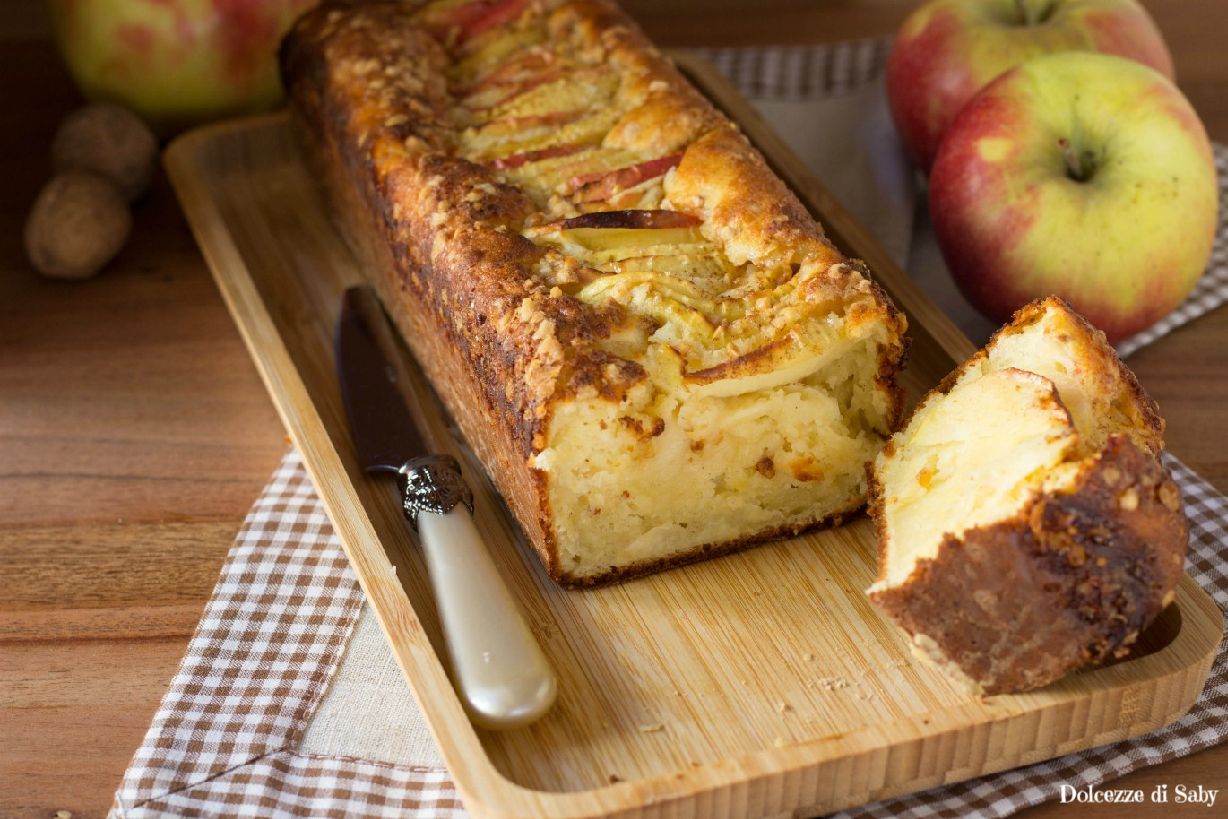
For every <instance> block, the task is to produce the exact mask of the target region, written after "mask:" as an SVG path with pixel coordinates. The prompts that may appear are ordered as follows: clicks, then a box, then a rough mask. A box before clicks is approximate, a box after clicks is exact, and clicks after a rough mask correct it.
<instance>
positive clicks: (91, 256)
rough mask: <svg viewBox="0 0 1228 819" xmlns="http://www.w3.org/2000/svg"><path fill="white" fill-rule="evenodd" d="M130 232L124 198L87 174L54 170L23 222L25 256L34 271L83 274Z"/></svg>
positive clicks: (109, 254) (92, 269)
mask: <svg viewBox="0 0 1228 819" xmlns="http://www.w3.org/2000/svg"><path fill="white" fill-rule="evenodd" d="M131 232H132V214H131V212H129V210H128V203H127V202H125V201H124V197H123V196H121V195H120V193H119V191H118V190H116V188H115V186H114V185H112V184H111V183H110V182H109V181H107V180H106V179H104V178H102V177H101V176H98V175H97V174H93V173H85V172H81V171H72V172H69V173H64V174H60V175H59V176H55V177H53V178H52V179H51V181H50V182H48V183H47V185H46V186H45V187H44V188H43V190H42V191H41V192H40V193H39V195H38V198H37V199H36V200H35V202H34V207H33V208H32V209H31V211H30V217H29V219H28V220H27V221H26V229H25V244H26V255H27V256H28V257H29V259H30V263H31V264H33V265H34V267H35V268H37V269H38V270H39V272H41V273H44V274H46V275H48V276H51V277H53V278H58V279H87V278H89V277H90V276H93V275H94V274H95V273H97V272H98V271H99V270H101V269H102V268H103V267H104V266H105V265H106V264H107V262H109V261H111V260H112V259H113V258H115V256H116V255H117V254H118V253H119V251H120V250H121V249H122V248H123V246H124V243H125V242H127V240H128V234H129V233H131Z"/></svg>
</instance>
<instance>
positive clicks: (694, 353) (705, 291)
mask: <svg viewBox="0 0 1228 819" xmlns="http://www.w3.org/2000/svg"><path fill="white" fill-rule="evenodd" d="M281 61H282V71H283V76H284V79H285V84H286V87H287V90H288V93H289V98H290V102H291V108H292V113H293V120H294V122H295V123H296V130H297V131H298V132H299V135H300V137H301V142H302V144H303V145H304V146H305V151H306V154H307V156H308V159H309V161H310V163H311V165H312V167H313V168H314V169H315V170H316V173H317V174H318V176H319V178H320V180H321V182H322V183H323V186H324V189H325V191H326V194H327V199H328V201H329V203H330V205H331V207H332V210H333V212H334V215H335V218H336V220H337V221H338V223H339V225H340V227H341V229H342V233H343V234H344V236H345V237H346V239H347V241H348V242H349V243H350V244H351V246H352V247H353V249H354V250H355V252H356V256H357V257H358V259H359V261H360V263H361V265H362V266H363V267H364V269H365V274H366V275H368V276H369V277H370V279H371V281H372V284H373V286H374V287H375V288H376V290H377V291H378V293H379V295H380V297H381V300H382V301H383V302H384V305H385V307H386V308H387V309H388V311H389V313H390V315H391V317H392V318H393V319H394V321H395V322H396V323H397V325H398V326H399V328H400V330H401V331H402V334H403V336H404V337H405V339H406V341H407V343H408V345H409V347H410V348H411V349H412V351H413V352H414V353H415V354H416V356H417V358H418V359H419V361H420V362H421V364H422V365H423V368H424V370H425V371H426V373H427V375H428V377H429V378H430V379H431V381H432V383H433V384H434V385H435V387H436V389H437V391H438V393H439V395H440V396H441V398H442V399H443V401H444V403H445V405H446V406H447V408H448V410H449V411H450V412H451V413H452V414H453V416H454V418H455V420H456V421H457V423H458V425H459V427H460V429H461V430H462V431H463V433H464V434H465V436H466V438H467V439H468V441H469V443H470V444H471V445H472V447H473V448H474V450H475V452H476V454H477V455H478V457H479V459H480V460H481V462H482V463H483V464H484V466H485V468H486V469H487V471H488V472H489V474H490V476H491V477H492V478H493V480H494V483H495V485H496V486H497V488H498V489H499V490H500V492H501V493H502V495H503V496H504V498H505V499H506V500H507V503H508V505H509V507H510V509H511V511H512V512H513V513H514V515H515V517H516V518H517V520H518V521H519V523H520V524H521V526H522V527H523V530H524V532H525V533H526V535H527V537H528V539H529V541H530V542H531V544H532V545H533V546H534V548H535V549H536V550H537V552H538V553H539V554H540V556H541V559H542V560H543V562H544V564H545V566H546V568H547V570H548V572H549V574H550V576H551V577H553V578H554V579H555V580H556V581H558V582H560V583H562V584H564V585H570V586H577V585H593V584H597V583H602V582H609V581H613V580H617V579H621V578H626V577H630V576H633V575H636V574H642V573H645V572H649V571H655V570H658V569H662V568H665V567H668V566H671V565H676V564H680V563H684V562H689V561H693V560H697V559H700V558H703V557H706V556H709V555H714V554H717V553H722V552H728V551H730V550H733V549H735V548H738V547H743V546H747V545H749V544H751V543H754V542H757V541H761V540H765V539H768V538H771V537H775V536H780V535H785V534H792V533H797V532H799V531H801V530H803V529H805V528H807V527H812V526H816V525H819V524H822V523H827V524H831V523H836V522H839V521H840V519H841V517H842V516H844V515H846V514H848V513H849V512H852V511H853V510H856V509H858V508H859V507H860V506H862V505H863V504H864V501H865V493H866V480H867V479H866V468H867V466H868V464H869V463H870V462H871V461H872V460H873V458H874V456H875V454H876V453H877V451H878V449H879V447H880V446H881V444H882V441H883V440H884V438H885V436H886V435H889V434H890V433H891V431H892V430H893V429H894V427H895V425H896V424H897V423H898V420H899V416H900V414H901V412H902V409H901V403H902V395H901V391H900V389H899V388H898V387H897V385H896V382H895V376H896V372H897V370H898V369H899V367H900V365H901V361H902V358H903V354H904V342H903V331H904V319H903V317H902V316H901V315H900V313H899V312H898V311H897V310H896V309H895V308H894V307H893V305H892V304H891V302H890V300H889V299H888V297H887V296H886V295H885V294H884V293H883V291H882V290H881V289H880V288H879V287H878V286H877V285H876V284H875V283H874V282H873V281H872V280H871V279H870V278H869V275H868V273H867V272H866V270H865V269H864V266H863V265H862V264H861V263H860V262H858V261H855V260H851V259H848V258H846V257H845V256H843V255H842V254H841V253H840V252H839V251H837V250H836V249H835V248H834V247H833V246H832V244H831V243H830V242H829V241H828V240H827V239H826V237H825V236H824V233H823V231H822V229H821V228H820V227H819V226H818V225H817V224H816V222H815V220H814V219H813V218H812V216H811V215H810V214H809V213H808V212H807V211H806V210H805V208H804V207H803V206H802V205H801V204H800V202H799V201H798V200H797V199H796V197H794V196H793V195H792V193H790V191H789V190H788V189H787V188H786V187H785V186H784V184H783V183H782V182H781V181H780V180H779V179H778V178H777V177H776V176H775V175H774V174H773V173H772V172H771V171H770V170H769V169H768V168H767V166H766V164H765V162H764V160H763V158H762V157H761V156H760V155H759V154H758V153H757V152H756V151H755V150H754V149H753V148H752V147H751V146H750V144H749V143H748V142H747V141H746V139H745V138H744V137H743V136H742V135H741V133H740V132H739V131H738V129H737V128H736V127H735V126H734V125H733V124H732V123H730V122H729V121H728V119H727V118H725V117H724V116H723V115H722V114H720V113H718V112H717V111H716V110H715V109H714V108H713V107H712V105H711V104H710V103H708V102H707V101H706V100H705V99H704V98H703V97H702V96H701V95H700V94H699V93H698V92H697V91H696V90H695V89H694V88H693V87H692V86H691V85H690V84H689V83H688V82H687V81H686V80H685V79H684V78H683V77H682V76H681V75H680V74H679V73H678V72H677V70H676V69H675V68H674V67H673V65H672V64H671V63H670V62H669V61H668V60H667V59H665V58H664V57H663V56H662V55H661V54H659V53H658V52H657V51H656V50H654V49H653V48H652V47H651V45H650V44H649V43H648V42H647V41H646V39H645V38H644V36H643V34H642V33H641V32H640V31H639V30H638V29H637V28H636V27H635V26H634V25H633V24H632V23H631V22H630V21H629V19H628V18H627V17H626V16H625V15H624V14H623V13H622V12H621V11H620V10H619V9H618V8H617V7H616V6H615V5H613V4H612V3H609V2H600V1H596V0H581V1H580V2H559V1H558V0H495V1H494V2H490V1H489V0H486V1H479V2H456V0H450V1H449V0H445V2H437V3H430V4H427V5H425V6H415V5H413V4H409V3H403V2H379V1H378V0H377V1H376V2H366V3H357V4H351V3H341V2H331V1H326V2H324V3H322V4H321V5H320V6H318V7H317V8H316V9H315V10H314V11H312V12H309V13H308V14H307V15H306V16H304V17H303V18H302V19H301V20H300V21H299V22H298V24H297V25H296V26H295V27H294V29H293V30H292V31H291V33H290V34H289V35H288V36H287V38H286V40H285V41H284V43H283V46H282V51H281Z"/></svg>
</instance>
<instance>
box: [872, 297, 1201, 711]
mask: <svg viewBox="0 0 1228 819" xmlns="http://www.w3.org/2000/svg"><path fill="white" fill-rule="evenodd" d="M1163 428H1164V425H1163V421H1162V420H1161V419H1160V416H1159V414H1158V411H1157V408H1156V405H1155V402H1154V401H1152V399H1151V398H1150V397H1149V396H1148V395H1147V394H1146V393H1145V392H1144V391H1143V389H1142V388H1141V387H1140V386H1139V384H1138V382H1137V380H1136V379H1135V378H1134V375H1133V373H1131V372H1130V371H1129V370H1128V369H1127V368H1126V367H1125V366H1124V365H1123V364H1122V363H1121V362H1120V361H1119V360H1118V358H1117V355H1116V353H1115V352H1114V351H1113V349H1112V348H1111V347H1110V346H1108V344H1107V343H1106V342H1105V339H1104V335H1103V334H1102V333H1101V332H1100V331H1098V330H1094V329H1093V328H1092V327H1091V325H1089V324H1088V323H1087V322H1086V321H1084V320H1083V319H1082V317H1080V316H1079V315H1077V314H1076V313H1074V312H1073V311H1072V310H1071V309H1070V307H1069V305H1067V304H1066V303H1065V302H1064V301H1062V300H1060V299H1057V298H1049V299H1047V300H1044V301H1039V302H1034V303H1032V304H1031V305H1028V306H1026V307H1024V308H1023V309H1021V310H1020V311H1019V312H1018V313H1016V314H1015V316H1014V318H1013V319H1012V321H1011V323H1010V324H1008V325H1007V326H1005V327H1004V328H1002V329H1001V330H1000V331H999V332H998V333H997V334H996V335H995V336H994V338H993V339H992V340H991V341H990V343H989V345H988V346H987V347H986V348H985V349H983V350H981V351H979V352H978V353H976V354H975V355H974V356H972V358H970V359H969V360H968V361H967V362H965V363H964V364H963V365H962V366H961V367H959V368H958V369H957V370H956V371H955V372H954V373H952V374H951V375H950V376H949V377H948V378H946V379H945V380H944V381H943V383H942V384H940V385H939V386H938V387H937V388H936V389H934V390H933V391H932V392H930V393H929V394H928V395H926V396H925V397H924V398H923V399H922V400H921V401H920V402H919V403H918V405H917V407H916V408H915V409H914V410H913V412H912V414H911V415H910V416H909V418H908V420H907V421H906V423H905V426H904V428H903V429H902V430H901V431H900V432H898V433H897V434H896V435H895V436H894V437H892V438H891V439H890V440H889V441H888V442H887V443H886V444H885V445H884V447H883V451H882V453H881V454H880V455H879V457H878V458H877V460H876V461H875V464H874V467H873V470H872V475H871V481H870V483H871V489H870V508H871V513H872V515H873V518H874V521H875V524H876V526H877V528H878V538H879V574H878V578H877V580H876V582H875V583H874V585H873V586H871V587H870V589H869V595H870V599H871V600H872V601H873V602H874V603H875V604H876V605H877V606H878V607H879V608H880V609H881V610H882V611H883V612H884V613H885V614H886V615H887V616H888V617H889V618H890V619H891V620H892V621H894V622H895V623H896V624H897V625H898V626H900V627H901V628H902V629H903V630H904V631H905V632H907V633H908V634H909V635H910V636H911V640H912V647H913V649H914V651H915V653H917V654H919V655H921V656H922V657H925V658H927V659H929V660H931V661H933V662H934V663H935V664H937V665H938V666H939V667H940V668H942V669H943V670H944V671H946V672H947V673H948V674H949V675H950V676H952V677H953V678H955V679H956V680H958V681H960V682H962V683H964V684H965V685H966V686H967V687H968V688H969V689H971V690H972V691H973V692H975V693H983V694H1003V693H1013V692H1019V691H1025V690H1028V689H1031V688H1036V687H1038V686H1041V685H1045V684H1047V683H1049V682H1052V681H1053V680H1056V679H1057V678H1059V677H1061V676H1062V675H1064V674H1066V673H1067V672H1069V671H1071V670H1073V669H1075V668H1076V667H1078V666H1080V665H1083V664H1085V663H1089V662H1096V661H1100V660H1103V659H1105V658H1107V657H1109V656H1112V655H1120V654H1123V653H1124V652H1125V651H1126V650H1127V648H1128V646H1130V645H1131V643H1133V642H1134V640H1135V639H1136V638H1137V636H1138V634H1139V632H1140V631H1141V630H1142V629H1144V628H1145V627H1146V626H1147V625H1148V624H1149V623H1150V622H1151V621H1152V620H1153V619H1154V618H1155V617H1156V615H1158V614H1159V613H1160V611H1162V610H1163V609H1164V607H1165V606H1167V605H1168V604H1169V602H1171V601H1172V599H1173V596H1174V594H1175V588H1176V585H1177V581H1178V580H1179V579H1180V577H1181V573H1182V566H1183V562H1184V559H1185V552H1186V547H1187V541H1188V525H1187V522H1186V518H1185V513H1184V509H1183V507H1182V503H1181V498H1180V494H1179V491H1178V489H1177V487H1176V485H1175V484H1174V483H1173V481H1172V478H1171V476H1170V475H1169V473H1168V470H1167V469H1166V468H1165V467H1164V466H1163V465H1162V464H1161V462H1160V459H1159V456H1160V453H1161V450H1162V449H1163V446H1164V444H1163V438H1162V435H1163Z"/></svg>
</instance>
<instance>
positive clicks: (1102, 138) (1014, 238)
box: [929, 52, 1218, 341]
mask: <svg viewBox="0 0 1228 819" xmlns="http://www.w3.org/2000/svg"><path fill="white" fill-rule="evenodd" d="M1217 206H1218V185H1217V178H1216V171H1215V160H1214V157H1213V155H1212V152H1211V146H1210V144H1209V142H1208V140H1207V134H1206V131H1205V130H1204V129H1203V126H1202V123H1201V122H1200V120H1199V118H1198V116H1197V114H1196V113H1195V111H1194V109H1193V108H1192V107H1191V106H1190V104H1189V102H1188V101H1187V100H1186V99H1185V97H1184V96H1183V95H1182V94H1181V92H1180V91H1179V90H1177V87H1176V86H1175V85H1173V83H1172V82H1170V81H1169V80H1168V79H1167V78H1166V77H1164V76H1163V75H1162V74H1160V73H1159V72H1157V71H1155V70H1153V69H1151V68H1148V67H1147V66H1144V65H1142V64H1140V63H1136V62H1133V61H1131V60H1126V59H1123V58H1121V57H1112V56H1107V55H1102V54H1092V53H1088V52H1067V53H1064V54H1055V55H1050V56H1047V57H1038V58H1036V59H1035V60H1031V61H1029V62H1027V63H1024V64H1023V65H1021V66H1018V67H1017V68H1014V69H1012V70H1011V71H1010V72H1008V73H1006V74H1004V75H1003V76H1001V77H999V78H998V79H997V80H995V81H994V82H993V83H991V84H990V85H989V86H988V87H986V88H985V89H983V90H982V91H981V93H979V94H978V95H977V96H975V97H974V98H973V99H972V101H971V102H969V103H968V104H967V105H966V106H965V107H964V109H963V110H962V111H961V112H960V113H959V116H957V117H956V118H955V121H954V122H952V123H951V127H950V129H949V130H948V131H947V135H946V138H945V139H944V140H943V143H942V147H941V148H940V149H939V151H938V156H937V158H936V159H935V160H934V165H933V168H932V170H931V174H930V187H929V207H930V218H931V220H932V222H933V226H934V232H935V234H936V236H937V238H938V243H939V247H940V248H941V249H942V254H943V257H944V258H945V260H946V262H947V264H948V266H949V267H950V270H951V273H952V276H953V277H954V279H955V282H956V284H957V285H958V286H959V288H960V290H961V291H962V292H963V293H964V295H965V296H967V298H968V300H969V301H970V302H971V303H972V304H973V306H975V307H976V308H977V309H978V310H980V311H981V312H982V313H984V314H985V315H986V316H988V317H989V318H991V319H993V320H995V321H999V322H1001V321H1005V320H1006V319H1007V318H1009V317H1010V315H1011V313H1012V312H1013V311H1014V310H1016V309H1017V308H1019V307H1021V306H1022V305H1024V304H1026V303H1028V302H1030V301H1032V300H1033V299H1036V298H1040V297H1043V296H1048V295H1050V294H1057V295H1059V296H1062V297H1063V298H1065V299H1066V300H1067V301H1069V302H1070V303H1071V305H1072V306H1073V307H1074V308H1075V309H1076V310H1078V311H1079V312H1080V313H1082V314H1083V315H1084V316H1086V317H1087V318H1088V319H1089V320H1090V321H1091V322H1092V323H1093V324H1095V325H1096V326H1097V327H1099V328H1100V329H1102V330H1104V331H1105V333H1106V334H1107V335H1108V337H1109V339H1110V340H1111V341H1117V340H1120V339H1122V338H1124V337H1125V336H1128V335H1130V334H1132V333H1136V332H1138V331H1140V330H1142V329H1144V328H1146V327H1148V326H1150V325H1151V324H1153V323H1155V322H1156V321H1157V320H1159V319H1160V318H1161V317H1162V316H1164V315H1165V314H1167V313H1169V312H1170V311H1171V310H1173V309H1174V308H1175V307H1177V306H1178V305H1179V304H1180V303H1181V301H1182V300H1183V299H1184V298H1185V297H1186V295H1188V293H1189V291H1190V289H1191V288H1192V287H1193V286H1194V284H1195V282H1196V281H1197V280H1198V277H1199V276H1201V275H1202V273H1203V271H1204V270H1205V269H1206V265H1207V261H1208V259H1209V257H1210V254H1211V245H1212V240H1213V238H1214V234H1215V225H1216V216H1217Z"/></svg>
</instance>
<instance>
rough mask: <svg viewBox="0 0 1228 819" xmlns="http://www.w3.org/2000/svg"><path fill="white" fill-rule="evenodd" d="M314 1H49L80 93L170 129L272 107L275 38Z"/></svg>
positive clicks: (276, 89) (276, 86)
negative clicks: (113, 104)
mask: <svg viewBox="0 0 1228 819" xmlns="http://www.w3.org/2000/svg"><path fill="white" fill-rule="evenodd" d="M315 3H316V0H51V3H50V8H51V13H52V20H53V22H54V25H55V31H56V37H57V39H58V40H59V44H60V50H61V52H62V53H63V56H64V59H65V61H66V62H67V64H68V68H69V71H70V73H71V74H72V76H73V79H74V80H75V81H76V83H77V85H78V86H79V87H80V88H81V91H82V93H83V94H85V96H86V97H88V98H89V99H91V100H95V101H100V102H112V103H118V104H120V105H123V106H125V107H127V108H130V109H131V110H133V111H135V112H136V113H137V114H139V115H141V117H142V118H144V119H145V120H146V121H147V122H149V123H150V125H151V126H153V127H154V129H155V130H157V131H159V132H160V133H162V134H167V133H171V132H173V131H176V130H179V129H181V128H183V127H186V126H188V125H193V124H196V123H199V122H204V121H207V120H210V119H215V118H218V117H224V116H230V115H235V114H244V113H251V112H255V111H260V110H264V109H267V108H270V107H272V106H273V105H274V104H275V103H276V102H277V101H278V99H279V98H280V96H281V84H280V80H279V78H278V74H277V59H276V52H277V45H278V42H279V41H280V39H281V36H282V35H283V34H284V33H285V32H286V30H287V29H288V28H289V26H290V24H291V23H292V22H293V21H294V19H295V18H296V17H297V16H298V15H299V14H300V13H302V12H303V11H305V10H306V9H307V8H309V7H310V6H313V5H315Z"/></svg>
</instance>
